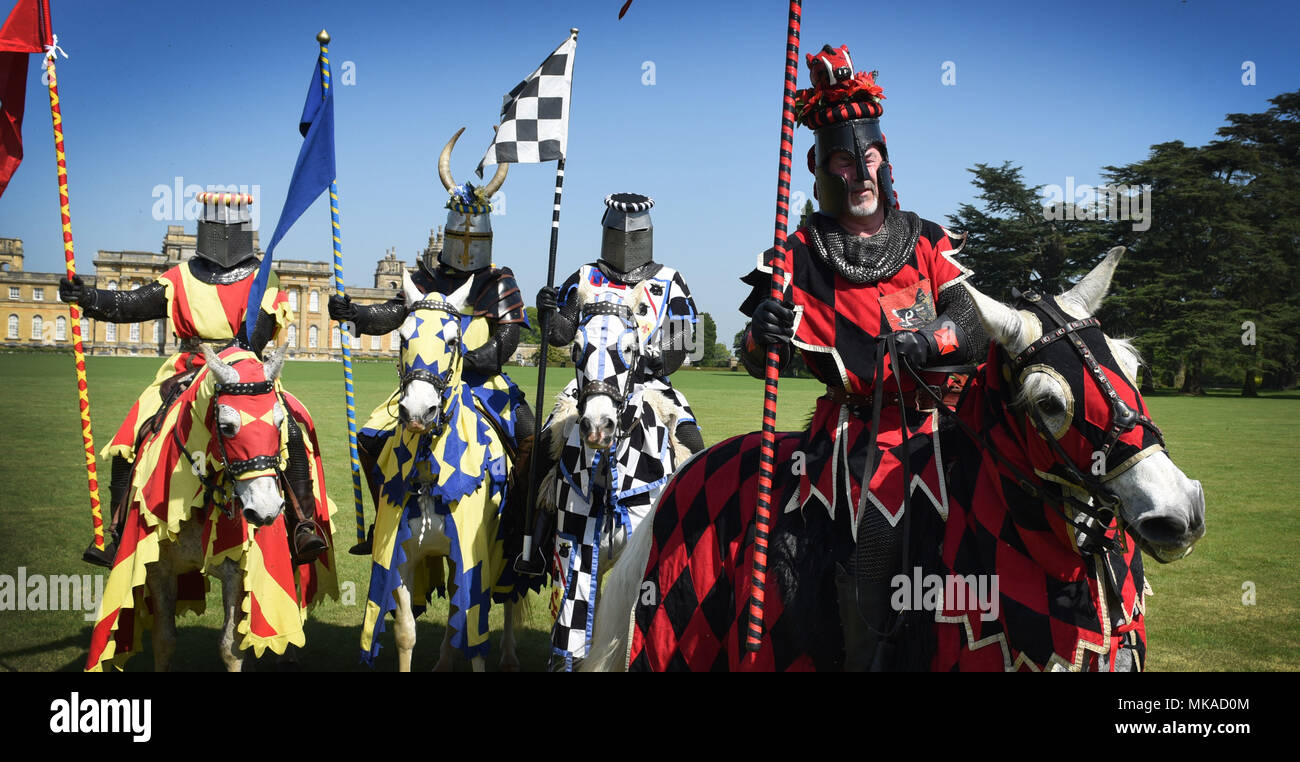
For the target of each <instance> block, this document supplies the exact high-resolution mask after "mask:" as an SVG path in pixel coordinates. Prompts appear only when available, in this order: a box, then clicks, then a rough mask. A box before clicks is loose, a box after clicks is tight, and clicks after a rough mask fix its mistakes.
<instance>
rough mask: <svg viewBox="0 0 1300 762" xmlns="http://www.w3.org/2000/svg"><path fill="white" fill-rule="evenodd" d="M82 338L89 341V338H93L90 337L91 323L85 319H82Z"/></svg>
mask: <svg viewBox="0 0 1300 762" xmlns="http://www.w3.org/2000/svg"><path fill="white" fill-rule="evenodd" d="M81 338H82V339H89V338H91V336H90V321H89V320H87V319H85V318H82V319H81Z"/></svg>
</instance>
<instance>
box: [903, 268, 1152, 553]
mask: <svg viewBox="0 0 1300 762" xmlns="http://www.w3.org/2000/svg"><path fill="white" fill-rule="evenodd" d="M1017 293H1018V292H1017ZM1024 303H1027V304H1024ZM1022 305H1023V306H1025V307H1031V308H1037V309H1036V310H1031V311H1035V313H1036V314H1038V313H1041V315H1042V317H1045V318H1047V320H1048V321H1050V323H1051V326H1050V330H1048V328H1049V326H1048V325H1047V324H1046V323H1044V326H1043V327H1044V332H1043V335H1042V336H1041V337H1040V338H1039V339H1038V340H1037V341H1034V342H1033V343H1031V344H1030V345H1029V346H1027V347H1025V348H1024V349H1023V350H1021V352H1020V353H1019V354H1017V355H1016V356H1015V357H1013V358H1011V366H1012V369H1013V374H1012V377H1013V378H1016V379H1018V378H1019V373H1020V371H1022V370H1023V369H1024V368H1025V367H1026V366H1027V365H1028V364H1029V360H1030V359H1031V358H1032V357H1034V356H1035V355H1036V354H1038V353H1039V352H1041V351H1042V350H1043V348H1045V347H1047V346H1049V345H1050V344H1052V343H1054V342H1056V341H1060V340H1061V339H1066V340H1068V341H1069V342H1070V345H1071V346H1072V347H1073V348H1074V351H1075V353H1076V354H1078V355H1079V357H1080V358H1081V359H1082V360H1083V366H1084V368H1086V369H1087V371H1088V374H1089V375H1090V376H1092V378H1093V380H1094V381H1095V382H1096V384H1097V387H1098V388H1099V389H1101V390H1102V393H1103V394H1105V395H1106V400H1107V403H1108V404H1109V405H1110V409H1111V415H1110V420H1109V421H1108V423H1107V429H1106V438H1105V442H1104V445H1103V448H1102V450H1101V452H1103V453H1104V457H1105V458H1109V457H1110V451H1111V448H1112V447H1113V446H1114V445H1115V443H1116V442H1117V441H1118V440H1119V438H1120V437H1121V436H1123V435H1124V433H1125V432H1127V431H1130V430H1132V429H1133V427H1134V426H1139V425H1140V426H1144V427H1146V428H1148V429H1150V430H1151V432H1152V433H1154V434H1155V436H1156V439H1157V440H1158V441H1159V442H1160V446H1161V447H1162V448H1164V449H1165V451H1166V452H1167V451H1168V447H1167V446H1166V445H1165V439H1164V434H1163V432H1161V431H1160V428H1159V427H1158V426H1156V424H1155V422H1154V421H1152V420H1151V418H1150V417H1149V416H1147V415H1145V414H1140V413H1138V412H1137V411H1135V410H1133V409H1132V408H1130V407H1129V406H1128V405H1126V404H1125V403H1124V401H1123V400H1121V399H1120V397H1119V395H1118V394H1117V393H1116V391H1115V387H1114V386H1113V385H1112V384H1111V382H1110V379H1109V378H1108V377H1107V376H1106V373H1105V371H1104V370H1102V367H1101V365H1100V363H1098V362H1097V359H1096V357H1095V356H1094V355H1093V353H1092V350H1090V349H1088V346H1087V344H1086V343H1085V342H1084V340H1083V338H1082V337H1080V336H1079V335H1078V334H1079V332H1080V331H1083V330H1088V329H1093V328H1095V329H1097V331H1098V332H1100V331H1101V321H1100V320H1098V319H1097V318H1096V317H1095V316H1089V317H1087V318H1083V319H1080V320H1074V319H1070V318H1068V317H1066V316H1065V315H1064V314H1063V313H1062V312H1061V311H1060V309H1059V308H1058V307H1057V305H1056V304H1055V300H1046V299H1043V298H1042V296H1041V295H1039V294H1038V293H1036V292H1033V291H1029V292H1026V293H1023V294H1019V299H1018V301H1017V303H1016V308H1017V309H1020V308H1022ZM903 366H904V367H905V368H907V371H908V373H909V374H911V376H912V379H913V380H914V381H915V383H916V384H917V386H918V387H919V388H922V389H924V390H925V392H926V393H927V394H929V395H930V396H931V397H932V398H933V399H934V402H935V406H936V408H937V409H938V411H939V412H940V413H941V414H943V415H944V416H945V417H947V418H949V419H950V420H952V421H955V422H956V423H957V425H958V427H959V428H961V429H962V430H963V431H965V432H966V434H967V436H969V437H971V438H972V439H973V440H974V441H977V442H979V443H980V445H981V446H982V447H983V449H984V451H985V452H987V453H989V455H990V456H992V457H993V459H994V460H996V461H998V463H1000V464H1001V465H1002V466H1004V467H1005V468H1007V470H1008V471H1010V472H1011V474H1012V475H1013V476H1014V477H1015V479H1016V481H1017V483H1018V485H1019V487H1020V488H1021V489H1022V490H1023V491H1024V492H1025V493H1026V494H1028V495H1029V496H1030V497H1032V498H1034V499H1035V500H1038V501H1040V502H1042V503H1044V504H1045V505H1049V506H1051V507H1052V509H1053V510H1055V511H1056V512H1057V514H1059V515H1060V517H1061V519H1062V520H1063V521H1065V523H1066V524H1068V525H1070V526H1071V527H1072V528H1074V529H1075V531H1077V532H1078V533H1079V535H1080V536H1081V537H1082V538H1083V539H1081V540H1080V541H1079V542H1078V545H1079V549H1080V551H1083V552H1085V553H1095V552H1099V551H1106V552H1125V551H1127V549H1128V541H1127V539H1126V537H1125V535H1126V533H1125V531H1124V529H1123V527H1116V528H1117V529H1118V531H1117V532H1116V537H1107V536H1106V532H1107V531H1109V530H1110V529H1111V528H1112V525H1113V524H1115V523H1116V518H1117V517H1118V516H1119V515H1120V509H1121V507H1122V505H1123V502H1122V501H1121V500H1120V498H1119V496H1118V495H1116V494H1115V493H1113V492H1111V491H1110V489H1108V488H1107V487H1106V486H1105V484H1104V483H1103V482H1102V481H1101V480H1100V479H1097V478H1095V477H1093V476H1092V475H1091V474H1088V473H1085V472H1084V471H1083V470H1081V469H1080V468H1079V467H1078V466H1076V465H1075V464H1074V461H1073V460H1072V459H1071V458H1070V457H1069V455H1068V454H1067V453H1066V452H1065V450H1064V448H1062V447H1061V444H1060V442H1058V441H1057V439H1056V437H1054V436H1052V433H1051V429H1049V428H1048V427H1047V425H1046V424H1045V423H1044V422H1043V420H1042V416H1041V415H1040V414H1039V412H1038V410H1037V409H1036V408H1034V407H1033V406H1030V411H1029V415H1030V418H1031V420H1032V421H1033V423H1034V426H1035V427H1036V428H1037V430H1038V431H1039V432H1042V435H1043V439H1044V440H1046V442H1047V443H1048V446H1049V447H1051V448H1052V451H1053V453H1054V454H1055V455H1056V457H1057V459H1058V460H1059V461H1060V463H1061V464H1062V466H1063V467H1064V468H1065V469H1066V471H1067V472H1068V473H1069V474H1070V476H1071V477H1073V478H1074V480H1075V482H1074V485H1073V486H1074V487H1075V488H1077V489H1078V490H1080V491H1082V492H1085V493H1087V494H1088V495H1089V496H1090V497H1091V498H1092V500H1093V502H1092V503H1089V502H1087V501H1084V500H1080V499H1078V498H1077V497H1075V496H1074V495H1071V494H1069V493H1068V492H1066V491H1064V490H1060V491H1058V492H1057V493H1056V494H1049V493H1048V492H1047V491H1045V490H1043V489H1040V488H1039V486H1038V485H1037V484H1035V480H1034V479H1032V478H1031V477H1030V476H1029V475H1028V474H1025V473H1024V471H1022V470H1021V469H1020V468H1019V467H1018V466H1016V465H1015V464H1014V463H1012V462H1011V461H1010V460H1008V459H1007V458H1006V457H1005V456H1003V455H1002V454H1001V453H999V452H998V451H997V448H995V447H993V446H992V444H991V443H990V442H989V440H988V437H987V436H985V434H984V433H983V432H976V431H974V430H973V429H972V428H971V427H970V425H969V424H967V423H966V422H965V421H963V420H962V419H961V417H960V416H959V415H958V414H957V411H956V410H953V409H952V408H950V407H948V406H947V405H946V404H944V402H943V398H942V396H941V395H939V394H937V393H936V392H935V391H934V390H933V389H932V388H930V386H929V385H927V384H926V383H925V381H924V379H922V378H921V376H920V374H919V373H918V371H917V370H916V369H914V368H912V366H911V365H909V364H907V363H906V361H904V362H903ZM925 370H926V371H927V372H948V373H970V372H973V371H974V370H975V366H973V365H969V366H948V367H942V368H926V369H925ZM1094 503H1095V504H1094ZM1067 506H1068V507H1070V508H1072V509H1073V510H1074V511H1075V512H1076V513H1079V514H1083V515H1084V516H1085V517H1086V518H1087V519H1091V522H1090V521H1087V520H1076V519H1075V518H1073V517H1071V516H1069V515H1067V514H1066V512H1065V510H1064V508H1065V507H1067Z"/></svg>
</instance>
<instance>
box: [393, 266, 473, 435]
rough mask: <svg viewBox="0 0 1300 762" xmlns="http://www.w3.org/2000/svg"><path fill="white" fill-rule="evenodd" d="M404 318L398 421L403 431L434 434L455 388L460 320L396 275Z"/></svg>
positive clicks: (442, 302) (435, 295) (455, 312)
mask: <svg viewBox="0 0 1300 762" xmlns="http://www.w3.org/2000/svg"><path fill="white" fill-rule="evenodd" d="M402 291H403V293H404V295H405V297H406V307H407V315H406V321H405V322H403V323H402V326H401V328H400V329H399V333H400V334H401V337H402V359H401V365H400V370H401V379H402V393H401V399H400V402H399V409H398V414H397V417H398V420H399V421H400V422H401V424H402V425H403V426H405V427H406V428H407V430H409V431H413V432H424V431H432V432H434V433H435V434H438V433H440V432H441V431H442V428H443V427H444V426H445V425H446V423H447V420H446V418H447V402H448V400H449V397H450V393H451V391H452V390H453V389H454V388H455V387H456V386H457V385H458V384H459V383H460V370H461V359H462V356H463V351H462V346H461V343H462V342H461V315H460V311H459V310H457V309H456V307H455V306H454V305H452V304H451V303H449V302H448V301H447V300H446V299H445V298H444V297H443V295H442V294H438V293H433V292H431V293H429V294H423V293H421V292H420V289H419V288H418V287H416V285H415V283H414V282H413V281H412V280H411V276H410V274H408V273H404V274H403V275H402Z"/></svg>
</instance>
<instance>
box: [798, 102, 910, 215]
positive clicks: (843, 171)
mask: <svg viewBox="0 0 1300 762" xmlns="http://www.w3.org/2000/svg"><path fill="white" fill-rule="evenodd" d="M814 151H815V158H816V167H815V169H814V174H815V176H816V183H817V199H818V201H819V203H820V206H821V211H822V212H823V213H824V214H829V215H830V216H832V217H843V216H846V215H851V216H859V217H861V216H868V215H870V214H873V213H874V212H875V211H876V209H877V208H879V205H880V204H881V203H884V204H886V205H887V206H889V205H892V204H893V201H894V193H893V186H892V183H891V182H890V178H889V165H888V163H887V161H888V155H887V153H886V150H885V148H884V136H883V135H881V133H880V123H879V121H878V120H876V119H854V120H851V121H848V122H841V123H839V124H834V125H830V126H827V127H823V128H822V129H820V130H817V135H816V144H815V146H814Z"/></svg>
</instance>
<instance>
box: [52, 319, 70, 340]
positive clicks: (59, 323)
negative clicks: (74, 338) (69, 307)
mask: <svg viewBox="0 0 1300 762" xmlns="http://www.w3.org/2000/svg"><path fill="white" fill-rule="evenodd" d="M54 340H55V341H67V340H68V319H67V318H65V317H62V316H60V317H59V319H58V320H55V321H54Z"/></svg>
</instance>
